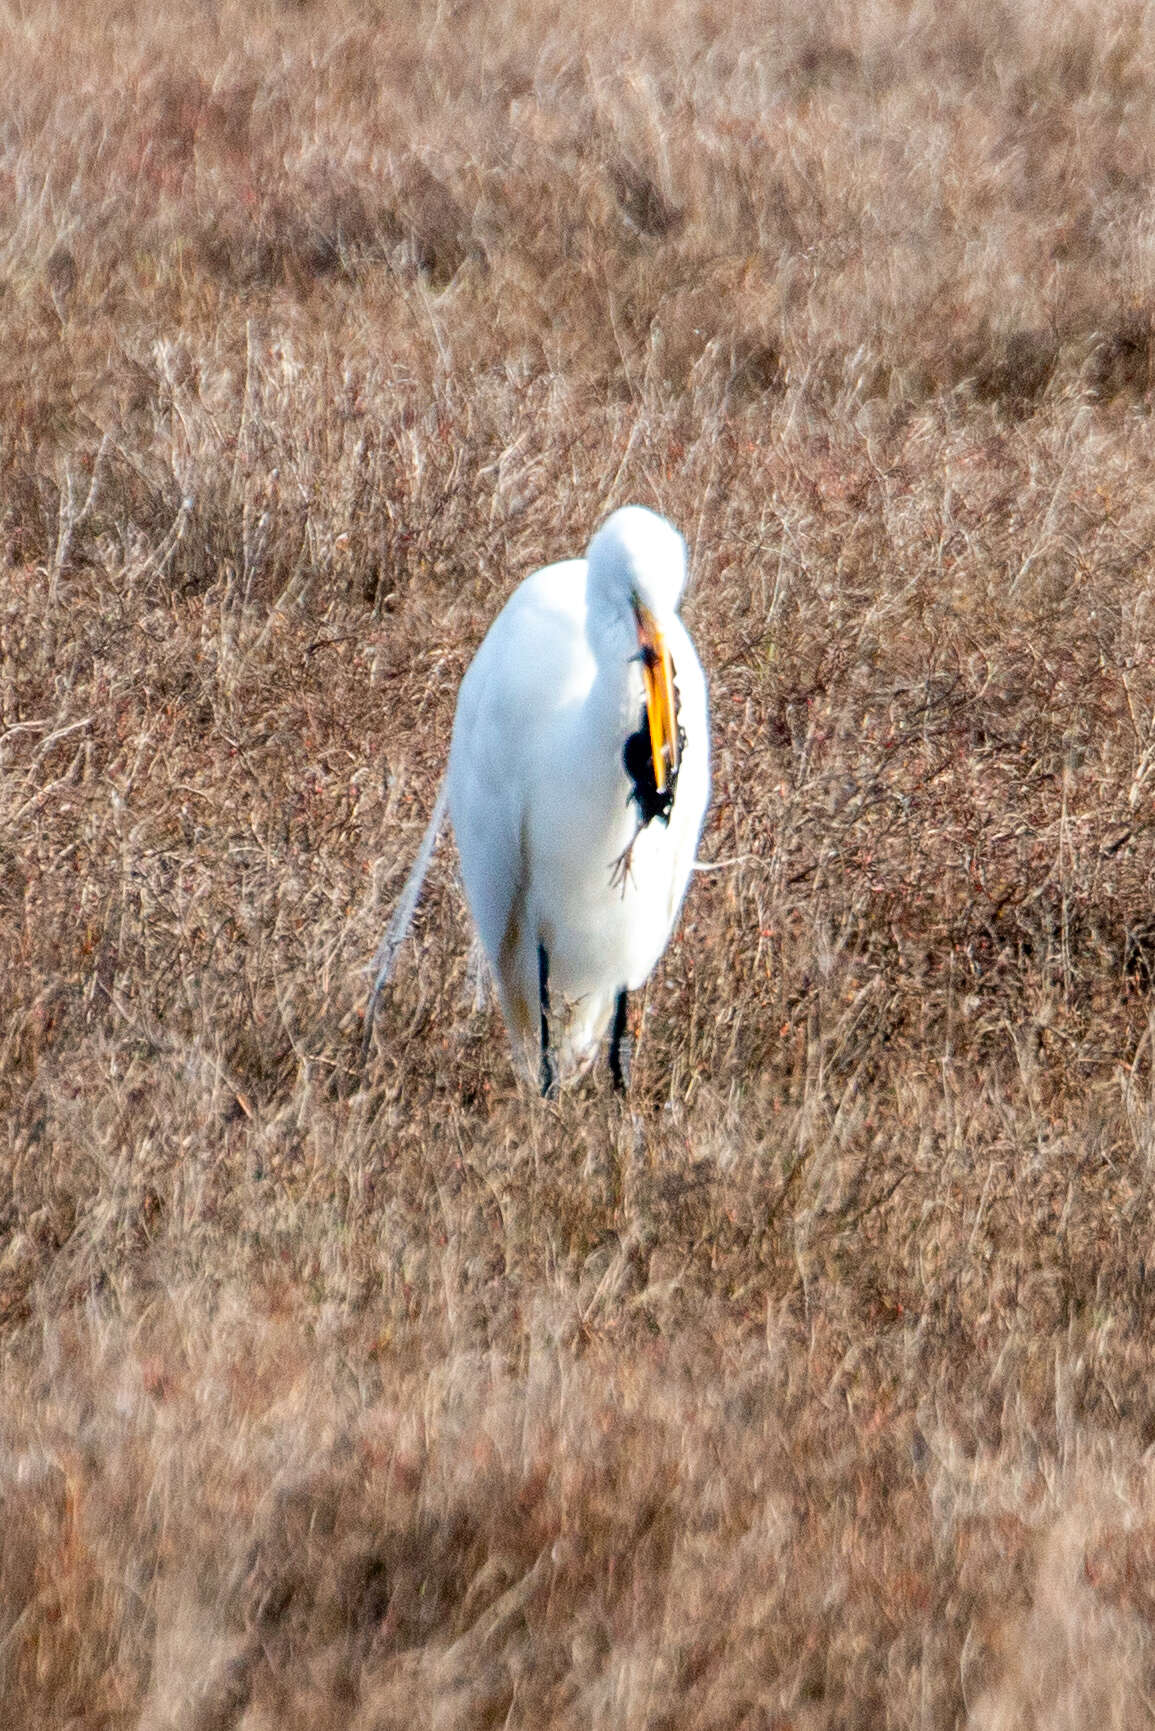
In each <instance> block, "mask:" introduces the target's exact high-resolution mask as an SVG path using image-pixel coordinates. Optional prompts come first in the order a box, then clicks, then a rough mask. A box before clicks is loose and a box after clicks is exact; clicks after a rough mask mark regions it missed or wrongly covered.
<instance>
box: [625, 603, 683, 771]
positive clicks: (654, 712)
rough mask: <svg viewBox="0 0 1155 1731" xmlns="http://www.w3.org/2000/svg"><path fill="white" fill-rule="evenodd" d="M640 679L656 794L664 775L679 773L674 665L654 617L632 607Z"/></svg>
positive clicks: (646, 611) (642, 608) (643, 609)
mask: <svg viewBox="0 0 1155 1731" xmlns="http://www.w3.org/2000/svg"><path fill="white" fill-rule="evenodd" d="M635 612H636V614H637V620H638V644H639V646H640V648H641V662H642V677H643V679H644V680H645V683H646V716H647V719H648V721H649V724H650V752H651V755H652V757H653V760H654V783H655V786H656V787H657V790H658V792H659V793H661V792H663V791H664V789H665V786H666V778H667V775H670V774H673V775H676V774H677V770H678V711H677V700H676V698H675V696H674V664H673V662H672V661H671V660H670V652H669V650H668V649H667V648H666V645H665V641H664V639H663V637H662V634H661V632H660V631H659V630H658V627H657V624H656V623H655V620H654V616H653V614H652V613H650V612H649V611H648V610H647V609H646V608H645V607H642V606H640V605H636V606H635Z"/></svg>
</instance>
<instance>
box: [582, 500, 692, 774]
mask: <svg viewBox="0 0 1155 1731" xmlns="http://www.w3.org/2000/svg"><path fill="white" fill-rule="evenodd" d="M587 560H588V584H589V594H590V599H591V602H592V603H593V604H594V605H595V606H600V607H601V608H602V609H604V610H605V612H606V613H607V614H608V615H613V616H616V617H620V618H623V619H625V618H628V620H629V622H630V625H631V627H632V631H633V633H634V636H635V639H636V646H637V647H636V652H635V653H634V654H632V655H631V659H633V660H637V661H639V662H640V663H641V667H642V679H643V683H644V687H645V695H646V724H647V730H648V733H649V739H650V751H651V756H652V761H653V775H654V786H655V789H656V791H657V792H658V793H663V792H664V791H665V789H666V785H667V782H668V783H669V785H670V787H671V788H672V787H673V784H674V778H676V776H677V773H678V759H679V754H680V746H679V734H678V699H677V694H676V691H675V687H674V664H673V662H672V661H671V659H670V653H669V650H668V648H667V646H666V637H665V634H666V631H667V630H668V626H669V621H670V620H671V619H672V618H673V617H674V614H675V613H676V611H677V606H678V601H679V599H680V598H681V594H682V589H683V587H684V585H685V581H686V543H685V542H684V541H683V539H682V537H681V536H680V535H679V533H678V531H677V530H676V529H675V528H674V525H673V524H672V523H667V521H666V519H665V518H664V517H659V516H658V514H657V512H656V511H647V510H646V508H645V506H644V505H626V506H624V507H623V509H622V510H620V511H615V512H614V514H613V516H612V517H610V518H608V519H607V521H606V522H605V523H603V524H602V526H601V528H600V529H599V530H598V532H597V534H596V535H595V536H594V538H593V540H592V541H591V542H590V547H589V553H588V555H587Z"/></svg>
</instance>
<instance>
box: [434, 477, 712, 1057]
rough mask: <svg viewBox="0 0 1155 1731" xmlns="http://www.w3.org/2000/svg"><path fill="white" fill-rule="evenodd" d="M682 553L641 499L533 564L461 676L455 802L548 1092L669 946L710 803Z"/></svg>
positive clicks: (517, 1009)
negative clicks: (588, 537)
mask: <svg viewBox="0 0 1155 1731" xmlns="http://www.w3.org/2000/svg"><path fill="white" fill-rule="evenodd" d="M685 577H686V547H685V543H684V541H683V540H682V537H681V536H680V535H679V534H678V532H677V530H676V529H675V528H674V527H673V526H672V524H670V523H668V522H667V521H666V520H665V518H663V517H659V516H657V515H656V514H655V513H654V512H653V511H648V510H646V509H644V508H643V507H642V506H638V505H631V506H627V507H626V508H625V509H624V510H620V511H616V512H615V513H614V514H613V516H612V517H610V518H609V519H608V521H607V522H606V523H605V524H604V525H603V526H602V528H601V529H600V530H599V531H598V533H597V534H596V535H595V536H594V538H593V540H592V541H591V543H590V546H589V551H588V553H587V555H586V557H585V558H584V559H567V560H565V561H563V562H562V563H560V564H557V565H547V566H546V567H545V568H544V569H543V570H540V571H535V572H534V573H533V575H532V576H530V577H527V578H526V580H525V582H524V583H522V584H521V585H520V587H519V588H518V589H516V590H515V592H514V594H513V595H512V597H511V598H510V600H509V601H508V602H507V603H506V605H505V607H504V608H503V609H502V611H501V612H500V613H499V614H498V616H497V618H496V619H495V621H494V622H493V625H492V626H491V627H490V630H489V632H488V634H487V635H486V637H485V640H484V642H483V643H482V645H481V647H480V649H479V650H478V652H477V654H476V656H475V657H474V660H473V662H472V663H471V665H470V667H469V669H468V671H467V673H466V675H465V678H464V679H463V681H462V684H461V692H460V695H459V697H458V701H457V714H456V718H455V720H454V725H453V743H452V746H451V748H450V755H449V774H448V795H449V813H450V817H451V819H452V822H453V829H454V833H455V834H456V837H457V846H458V851H459V854H460V856H461V870H462V875H463V877H464V880H465V893H466V896H467V897H468V900H469V906H470V909H471V911H472V913H473V917H474V921H475V922H476V925H477V930H478V933H479V934H480V937H481V942H482V944H483V946H484V948H485V953H486V955H487V956H488V957H489V961H490V964H491V965H492V968H493V971H494V975H495V976H496V979H497V986H498V992H499V994H500V998H501V1006H502V1010H503V1012H504V1015H505V1020H506V1024H507V1026H508V1028H509V1034H510V1038H511V1040H512V1042H513V1045H514V1050H515V1053H516V1054H517V1056H518V1058H519V1059H520V1060H521V1061H522V1062H523V1063H524V1064H525V1065H526V1067H527V1068H528V1069H530V1070H531V1071H532V1070H534V1069H535V1068H538V1067H539V1066H540V1075H541V1080H542V1085H543V1087H544V1088H546V1089H547V1090H548V1089H550V1088H551V1087H552V1085H553V1083H554V1081H555V1079H556V1077H557V1075H558V1073H559V1072H560V1073H561V1074H563V1075H564V1074H565V1073H567V1072H570V1071H573V1070H575V1069H581V1068H584V1066H585V1065H586V1064H587V1063H588V1062H589V1060H590V1059H591V1058H592V1057H593V1056H594V1055H595V1053H596V1051H597V1048H598V1045H599V1042H600V1041H601V1040H602V1038H603V1036H604V1035H605V1033H606V1030H607V1028H608V1027H609V1026H610V1023H611V1019H612V1021H613V1031H612V1038H611V1053H610V1058H611V1067H612V1069H613V1074H614V1080H615V1082H616V1083H618V1084H619V1085H623V1066H622V1055H623V1036H624V1033H625V1003H626V1000H625V994H626V993H627V992H629V991H633V990H635V989H636V988H637V987H639V986H641V985H642V984H643V982H644V981H645V980H646V978H647V977H648V975H649V974H650V972H651V970H652V969H653V967H654V965H655V963H656V962H657V960H658V958H659V956H660V955H661V953H662V951H663V950H664V949H665V947H666V944H667V942H668V940H669V937H670V933H671V931H672V930H673V926H674V922H675V920H676V919H677V915H678V910H679V908H680V906H681V903H682V897H683V895H684V894H685V890H686V885H687V883H688V881H689V877H690V872H691V869H692V867H693V863H694V851H695V848H696V846H697V842H698V836H699V834H700V832H701V827H702V820H703V817H704V815H705V811H706V802H707V798H708V795H709V739H708V723H707V713H706V682H705V678H704V676H703V673H702V669H701V665H700V663H699V661H698V657H697V655H696V654H695V652H694V646H693V644H692V643H691V641H690V638H689V635H688V633H687V632H686V629H685V627H684V626H683V624H682V622H681V620H680V619H679V617H678V614H677V606H678V601H679V599H680V597H681V593H682V588H683V585H684V583H685Z"/></svg>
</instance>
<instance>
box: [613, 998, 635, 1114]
mask: <svg viewBox="0 0 1155 1731" xmlns="http://www.w3.org/2000/svg"><path fill="white" fill-rule="evenodd" d="M628 998H629V993H628V992H627V991H626V989H625V987H624V986H623V987H622V989H621V991H620V992H619V993H618V996H617V1002H616V1003H615V1005H614V1025H613V1028H612V1029H611V1031H610V1075H611V1076H612V1077H613V1083H614V1092H615V1094H626V1093H628V1092H629V1087H630V1059H631V1058H632V1057H633V1050H634V1042H633V1041H632V1040H631V1039H630V1036H629V1034H628V1033H627V1031H626V1008H627V999H628Z"/></svg>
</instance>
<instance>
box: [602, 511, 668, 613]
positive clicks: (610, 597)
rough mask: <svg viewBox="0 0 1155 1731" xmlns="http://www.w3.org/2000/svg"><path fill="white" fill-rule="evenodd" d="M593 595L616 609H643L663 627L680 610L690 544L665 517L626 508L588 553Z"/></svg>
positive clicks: (605, 525)
mask: <svg viewBox="0 0 1155 1731" xmlns="http://www.w3.org/2000/svg"><path fill="white" fill-rule="evenodd" d="M586 558H587V560H588V570H589V586H590V591H591V594H600V595H602V596H604V597H605V600H606V601H607V602H608V603H609V604H610V605H611V606H612V607H615V608H620V607H622V605H623V604H624V603H627V602H628V603H629V605H630V606H631V607H634V608H635V609H636V608H638V607H642V608H644V609H645V611H646V612H647V613H649V614H650V615H651V617H652V618H653V619H654V620H655V621H656V622H657V624H658V625H659V626H661V625H662V624H663V622H664V621H666V620H667V619H669V617H670V616H671V614H672V613H674V612H675V611H676V609H677V606H678V602H679V600H680V599H681V595H682V590H683V588H684V587H685V583H686V543H685V542H684V541H683V539H682V537H681V536H680V535H679V533H678V531H677V530H676V529H675V528H674V525H673V524H672V523H668V522H667V521H666V519H665V518H664V517H659V516H658V513H657V512H656V511H649V510H647V509H646V507H645V506H644V505H625V506H623V508H622V509H621V510H620V511H615V512H614V514H613V516H612V517H607V518H606V520H605V522H604V523H603V524H602V526H601V528H600V529H599V530H598V532H597V534H596V535H595V536H594V538H593V540H592V541H591V542H590V545H589V552H588V553H587V555H586Z"/></svg>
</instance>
